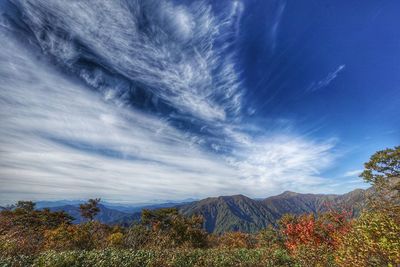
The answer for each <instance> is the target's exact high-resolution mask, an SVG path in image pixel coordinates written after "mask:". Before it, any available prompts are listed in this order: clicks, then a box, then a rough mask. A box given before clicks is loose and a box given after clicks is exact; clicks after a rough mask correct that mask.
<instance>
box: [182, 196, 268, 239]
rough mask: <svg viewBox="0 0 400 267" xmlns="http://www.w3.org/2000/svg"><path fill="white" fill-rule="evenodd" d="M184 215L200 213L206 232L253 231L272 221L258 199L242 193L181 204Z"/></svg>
mask: <svg viewBox="0 0 400 267" xmlns="http://www.w3.org/2000/svg"><path fill="white" fill-rule="evenodd" d="M179 210H180V212H181V213H182V214H184V215H193V214H200V215H202V216H203V217H204V220H205V224H204V225H205V229H206V230H207V231H208V232H214V233H222V232H226V231H239V230H240V231H245V232H254V231H257V230H259V229H262V228H265V227H266V226H267V225H268V224H271V223H273V222H274V217H273V216H272V214H271V213H270V211H269V210H268V209H267V208H266V207H264V206H263V205H262V203H260V202H259V201H256V200H253V199H250V198H248V197H246V196H243V195H235V196H221V197H216V198H206V199H203V200H200V201H196V202H193V203H191V204H188V205H184V206H181V207H180V208H179Z"/></svg>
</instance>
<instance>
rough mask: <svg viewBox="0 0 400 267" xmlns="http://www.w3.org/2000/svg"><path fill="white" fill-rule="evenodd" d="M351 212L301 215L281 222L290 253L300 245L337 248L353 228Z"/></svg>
mask: <svg viewBox="0 0 400 267" xmlns="http://www.w3.org/2000/svg"><path fill="white" fill-rule="evenodd" d="M350 214H351V213H350V212H348V211H341V212H337V211H330V212H327V213H324V214H321V215H319V216H318V217H317V218H316V217H315V216H314V215H313V214H309V215H301V216H297V217H290V216H289V217H286V218H284V219H283V220H282V221H281V226H282V233H283V235H284V236H285V246H286V247H287V249H289V250H290V251H293V250H295V249H296V248H297V247H298V246H299V245H307V246H320V245H322V244H324V245H327V246H328V247H331V248H336V247H337V246H338V245H339V243H340V239H341V237H342V236H343V235H344V234H345V233H347V232H348V231H349V229H350V227H351V222H350V220H349V218H350Z"/></svg>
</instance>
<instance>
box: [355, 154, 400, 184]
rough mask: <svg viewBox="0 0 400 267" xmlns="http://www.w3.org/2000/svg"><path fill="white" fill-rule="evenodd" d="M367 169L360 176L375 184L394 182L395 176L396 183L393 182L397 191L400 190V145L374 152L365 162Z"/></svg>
mask: <svg viewBox="0 0 400 267" xmlns="http://www.w3.org/2000/svg"><path fill="white" fill-rule="evenodd" d="M364 167H365V170H364V171H363V172H362V173H361V174H360V177H362V178H364V180H365V181H366V182H368V183H371V184H372V185H374V186H382V185H385V184H388V183H390V184H392V183H393V180H392V179H394V178H396V180H397V181H396V183H395V184H392V186H393V188H394V189H396V190H397V191H398V190H400V183H399V181H398V178H400V146H397V147H395V148H387V149H385V150H381V151H378V152H376V153H375V154H373V155H372V156H371V158H370V160H369V161H368V162H367V163H365V164H364Z"/></svg>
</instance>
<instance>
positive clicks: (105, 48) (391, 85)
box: [0, 0, 400, 204]
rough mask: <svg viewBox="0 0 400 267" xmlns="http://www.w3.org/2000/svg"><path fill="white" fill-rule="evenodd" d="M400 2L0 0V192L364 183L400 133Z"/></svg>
mask: <svg viewBox="0 0 400 267" xmlns="http://www.w3.org/2000/svg"><path fill="white" fill-rule="evenodd" d="M399 8H400V2H398V1H396V0H387V1H376V0H366V1H348V0H347V1H342V0H335V1H333V0H324V1H321V0H318V1H316V0H315V1H313V0H296V1H295V0H291V1H289V0H248V1H245V0H242V1H239V0H237V1H232V0H229V1H228V0H222V1H206V0H203V1H201V0H200V1H172V0H171V1H167V0H146V1H140V0H139V1H123V0H116V1H107V0H99V1H96V2H93V1H89V0H87V1H86V0H81V1H69V2H65V1H61V0H54V1H50V2H49V1H45V0H26V1H22V0H10V1H8V0H0V41H1V49H0V125H1V127H0V204H9V203H13V202H15V201H17V200H21V199H22V200H35V201H37V200H60V199H71V200H72V199H86V198H91V197H101V198H102V199H104V200H107V201H110V202H119V203H141V202H152V201H166V200H177V201H179V200H183V199H187V198H196V199H200V198H204V197H210V196H219V195H232V194H244V195H247V196H249V197H253V198H262V197H267V196H271V195H274V194H279V193H281V192H283V191H286V190H290V191H296V192H301V193H336V194H341V193H346V192H348V191H351V190H353V189H356V188H367V187H368V184H366V183H364V182H363V181H362V179H361V178H360V177H358V175H359V174H360V172H361V171H362V169H363V163H364V162H366V161H368V159H369V157H370V156H371V155H372V154H373V153H374V152H375V151H378V150H381V149H384V148H388V147H393V146H395V145H399V143H400V108H399V107H400V31H399V27H398V25H399V24H400V18H399V17H398V14H397V13H398V12H396V11H397V10H399Z"/></svg>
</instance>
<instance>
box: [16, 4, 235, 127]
mask: <svg viewBox="0 0 400 267" xmlns="http://www.w3.org/2000/svg"><path fill="white" fill-rule="evenodd" d="M16 2H18V3H19V5H20V6H21V7H22V10H23V12H24V16H25V20H26V21H27V25H29V27H30V28H31V30H32V32H34V34H35V35H36V36H37V40H36V41H37V42H38V43H39V45H40V47H41V48H42V49H43V50H44V51H45V52H46V53H49V54H51V55H54V56H56V57H57V59H58V61H59V62H60V64H66V65H71V64H73V63H74V62H75V61H76V60H77V59H78V58H79V57H83V58H85V59H87V58H93V57H95V58H96V60H97V61H98V62H100V64H101V65H104V66H106V68H107V69H110V70H111V71H112V72H117V73H119V74H121V75H123V76H124V77H127V78H128V79H130V80H132V81H134V82H135V83H136V84H139V85H140V86H142V87H143V86H144V87H146V89H147V90H149V91H151V92H152V94H154V96H155V97H156V98H159V99H161V100H163V101H165V102H166V103H168V104H170V105H172V106H173V107H174V108H176V109H178V110H179V111H181V112H182V113H184V114H190V115H192V116H195V117H198V118H199V119H202V120H206V121H210V120H211V121H212V120H225V119H226V118H227V117H229V116H231V115H234V114H237V112H238V110H240V105H241V101H240V98H241V95H240V93H239V92H238V90H239V85H240V82H239V78H238V75H237V74H236V71H235V70H234V68H233V67H232V65H233V59H232V57H231V55H230V54H231V52H229V50H228V47H229V41H228V40H229V37H230V35H233V34H235V32H234V31H235V30H234V29H232V28H233V27H234V25H235V20H238V19H239V18H237V17H235V16H232V15H231V16H228V17H226V18H223V17H218V16H216V15H215V14H213V12H212V10H211V7H210V6H209V5H205V4H202V3H201V2H194V3H192V4H191V5H188V6H187V7H186V6H182V5H174V4H172V2H169V1H163V0H154V1H153V0H147V1H128V2H125V1H107V0H103V1H96V2H93V1H79V2H76V1H67V2H66V1H63V0H54V1H51V2H49V1H45V0H35V1H31V0H27V1H16ZM233 5H235V4H233ZM49 17H51V18H52V20H53V21H52V22H51V25H52V27H54V29H55V30H53V31H47V30H44V29H46V25H47V23H48V18H49ZM55 32H56V33H57V32H61V33H68V35H67V37H65V34H60V35H57V34H54V33H55ZM43 36H45V37H43ZM77 41H78V42H79V44H80V45H84V46H85V49H89V50H90V52H82V51H85V49H82V47H80V46H78V45H77V44H76V43H77ZM218 43H223V45H218ZM84 53H88V54H87V55H86V54H84ZM79 75H80V76H81V77H82V78H84V79H85V80H86V82H87V83H88V84H90V85H91V86H94V87H100V88H101V89H102V90H104V91H106V92H107V91H109V90H113V91H118V90H122V92H121V93H122V94H125V95H127V96H128V97H129V94H130V90H132V88H131V87H127V88H123V89H121V88H119V89H118V88H115V87H114V86H111V87H110V86H104V85H103V76H104V73H102V72H101V71H100V70H96V71H95V72H92V71H90V70H88V69H83V70H81V71H80V72H79ZM118 97H120V94H118ZM119 100H120V99H119Z"/></svg>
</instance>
